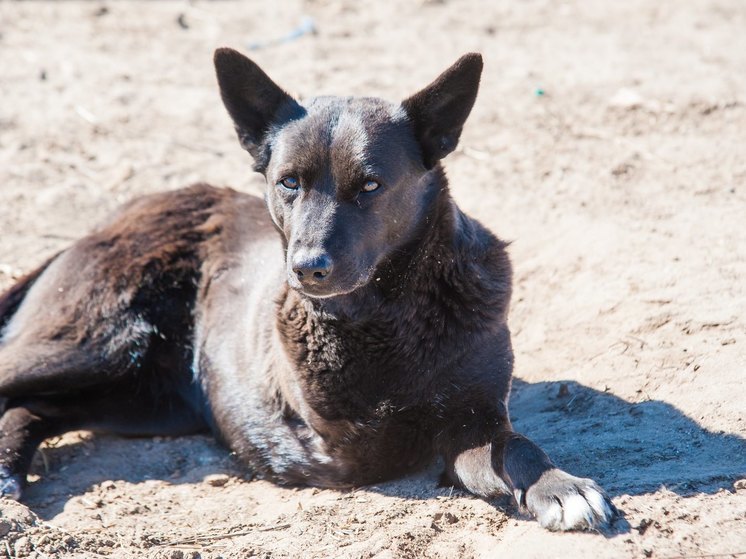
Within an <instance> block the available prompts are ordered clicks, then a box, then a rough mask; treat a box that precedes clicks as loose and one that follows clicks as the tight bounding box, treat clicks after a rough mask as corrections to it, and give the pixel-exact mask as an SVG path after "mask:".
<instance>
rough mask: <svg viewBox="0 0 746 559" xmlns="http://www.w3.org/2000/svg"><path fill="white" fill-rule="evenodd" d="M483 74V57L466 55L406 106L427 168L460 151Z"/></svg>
mask: <svg viewBox="0 0 746 559" xmlns="http://www.w3.org/2000/svg"><path fill="white" fill-rule="evenodd" d="M481 75H482V55H480V54H477V53H469V54H465V55H464V56H462V57H461V58H459V59H458V60H457V61H456V63H455V64H454V65H453V66H451V67H450V68H448V69H447V70H446V71H445V72H443V73H442V74H441V75H440V76H438V77H437V79H436V80H435V81H434V82H433V83H431V84H430V85H428V86H427V87H426V88H425V89H423V90H422V91H420V92H419V93H415V94H414V95H412V96H411V97H410V98H409V99H407V100H405V101H404V102H403V103H402V107H404V110H405V111H406V112H407V115H409V118H410V119H411V120H412V124H413V125H414V132H415V135H416V136H417V140H418V141H419V142H420V146H421V147H422V155H423V159H424V164H425V167H426V168H427V169H430V168H432V167H433V166H434V165H435V164H436V163H437V162H438V161H439V160H440V159H442V158H443V157H445V156H446V155H448V154H449V153H451V152H452V151H453V150H454V149H456V145H458V140H459V137H460V136H461V130H462V129H463V127H464V123H465V122H466V118H467V117H468V116H469V113H470V112H471V108H472V107H473V106H474V101H475V100H476V98H477V91H478V90H479V78H480V76H481Z"/></svg>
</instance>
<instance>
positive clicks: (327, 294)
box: [287, 270, 372, 299]
mask: <svg viewBox="0 0 746 559" xmlns="http://www.w3.org/2000/svg"><path fill="white" fill-rule="evenodd" d="M371 275H372V270H364V271H362V272H360V273H358V274H357V275H355V276H348V277H346V278H327V279H325V280H324V281H322V282H318V283H311V284H303V283H301V282H300V281H299V280H298V278H297V277H296V276H295V274H292V273H290V274H288V276H287V282H288V285H289V286H290V287H291V288H292V289H294V290H295V291H297V292H298V293H301V294H303V295H305V296H307V297H311V298H312V299H331V298H332V297H340V296H342V295H349V294H350V293H352V292H354V291H357V290H358V289H360V288H361V287H363V286H364V285H366V284H367V283H368V282H369V281H370V278H371Z"/></svg>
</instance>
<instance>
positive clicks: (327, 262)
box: [293, 254, 332, 284]
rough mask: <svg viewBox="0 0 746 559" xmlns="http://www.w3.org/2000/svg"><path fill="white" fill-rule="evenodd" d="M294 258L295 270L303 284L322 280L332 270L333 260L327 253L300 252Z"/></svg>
mask: <svg viewBox="0 0 746 559" xmlns="http://www.w3.org/2000/svg"><path fill="white" fill-rule="evenodd" d="M293 260H294V261H293V272H295V275H296V277H297V278H298V281H300V282H301V283H302V284H312V283H319V282H322V281H324V280H325V279H326V278H327V276H328V275H329V273H330V272H331V271H332V260H331V258H329V256H328V255H326V254H316V255H303V254H300V255H298V256H296V258H294V259H293Z"/></svg>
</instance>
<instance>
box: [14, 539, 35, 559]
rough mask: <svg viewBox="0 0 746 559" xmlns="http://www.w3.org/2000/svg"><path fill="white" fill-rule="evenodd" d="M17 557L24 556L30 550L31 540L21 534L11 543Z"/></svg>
mask: <svg viewBox="0 0 746 559" xmlns="http://www.w3.org/2000/svg"><path fill="white" fill-rule="evenodd" d="M13 551H15V553H16V556H17V557H26V556H27V555H28V554H29V553H30V552H31V542H30V541H29V539H28V538H27V537H26V536H21V537H20V538H18V539H17V540H16V543H15V544H14V545H13Z"/></svg>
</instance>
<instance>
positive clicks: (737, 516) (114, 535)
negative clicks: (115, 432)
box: [0, 0, 746, 559]
mask: <svg viewBox="0 0 746 559" xmlns="http://www.w3.org/2000/svg"><path fill="white" fill-rule="evenodd" d="M304 16H309V17H312V18H313V21H314V23H315V26H316V29H317V32H316V34H313V35H306V36H302V37H301V38H299V39H297V40H293V41H290V42H285V43H280V44H275V45H271V46H267V47H266V48H262V49H260V50H257V51H255V52H253V54H252V55H253V56H254V58H255V59H256V60H257V61H258V62H259V63H260V64H262V65H263V67H264V68H266V69H267V70H268V72H269V73H270V75H272V76H273V77H274V78H275V79H276V80H277V81H278V82H279V83H281V84H282V85H284V86H285V87H286V88H287V89H289V90H290V91H291V92H293V93H296V94H298V95H301V96H310V95H317V94H322V93H330V94H357V95H377V96H382V97H387V98H389V99H400V98H403V97H404V96H406V95H408V94H410V93H412V92H414V91H415V90H417V89H418V88H419V87H421V86H423V85H425V84H426V83H427V82H428V81H429V80H430V79H432V78H433V77H434V76H435V75H437V73H438V72H439V71H440V70H442V69H444V68H445V67H446V66H447V65H449V64H450V63H451V62H452V61H453V60H455V59H456V58H457V57H458V56H459V55H460V54H462V53H463V52H465V51H470V50H476V51H480V52H482V53H483V54H484V57H485V62H486V67H485V74H484V78H483V85H482V90H481V93H480V96H479V99H478V101H477V105H476V107H475V110H474V112H473V114H472V117H471V119H470V122H469V124H468V125H467V128H466V131H465V133H464V136H463V138H462V142H461V146H460V148H459V150H458V152H456V153H454V154H453V155H451V156H449V157H448V158H447V160H446V165H447V168H448V172H449V176H450V178H451V182H452V187H453V192H454V196H455V198H456V199H457V201H458V202H459V203H460V205H461V206H462V207H463V208H464V209H465V210H466V211H467V212H469V213H470V214H471V215H473V216H475V217H477V218H479V219H480V220H482V221H483V222H484V223H486V224H487V225H489V227H490V228H492V229H493V230H494V231H495V232H496V233H497V234H499V235H500V236H501V237H503V238H505V239H508V240H511V241H513V244H512V247H511V254H512V258H513V261H514V264H515V270H516V274H515V286H516V290H515V298H514V302H513V307H512V312H511V317H510V321H511V327H512V330H513V332H514V345H515V349H516V353H517V355H516V371H515V373H516V382H515V390H514V395H513V400H512V406H511V411H512V415H513V416H514V418H515V425H516V427H517V428H518V429H519V430H521V431H522V432H524V433H526V434H527V435H528V436H530V437H532V438H534V439H535V440H536V441H537V442H539V443H541V444H542V445H543V446H544V447H545V449H546V450H547V451H548V452H549V454H550V455H551V456H553V457H554V458H555V460H556V462H557V463H558V464H559V465H561V466H563V467H565V468H566V469H568V470H570V471H571V472H573V473H576V474H579V475H584V476H590V477H593V478H596V479H597V480H599V482H600V483H601V484H602V485H604V486H605V487H606V488H607V490H608V491H609V493H610V494H611V495H612V497H613V499H614V502H615V503H616V504H617V506H618V507H619V508H621V509H623V510H624V511H625V514H626V521H625V522H622V523H620V524H619V525H618V526H617V527H616V529H615V530H614V531H613V532H611V533H608V534H552V533H548V532H545V531H543V530H542V529H541V528H539V527H538V526H537V525H536V523H535V522H533V521H530V520H527V519H525V518H523V517H521V516H520V515H519V513H518V512H517V511H516V510H515V509H514V508H513V507H512V506H511V505H510V503H509V502H505V501H496V502H492V503H488V502H485V501H482V500H479V499H475V498H472V497H470V496H468V495H465V494H462V493H460V492H458V491H451V490H450V489H448V488H438V487H437V486H436V479H437V475H438V468H437V466H436V467H434V468H432V469H431V470H429V471H427V472H424V473H422V474H421V475H418V476H415V477H413V478H410V479H405V480H401V481H397V482H394V483H387V484H382V485H379V486H375V487H366V488H361V489H359V490H357V491H353V492H347V493H344V492H335V491H326V490H324V491H319V490H316V489H310V488H309V489H281V488H278V487H275V486H273V485H271V484H269V483H266V482H262V481H250V480H249V479H248V476H246V475H245V474H246V473H245V472H243V471H242V469H241V468H240V466H239V465H238V464H236V463H235V462H234V461H233V460H232V459H231V457H230V456H229V455H228V453H227V452H226V451H225V450H223V449H222V448H220V447H219V446H217V445H216V444H215V443H213V442H212V441H211V440H210V439H208V438H203V437H194V438H185V439H156V440H150V439H148V440H127V439H120V438H116V437H108V436H93V435H91V434H89V433H76V434H70V435H67V436H65V437H63V438H61V439H59V440H54V441H49V442H48V443H47V444H46V445H45V446H44V448H43V450H42V452H41V453H39V455H38V456H37V460H36V464H35V467H34V476H32V483H31V485H30V487H29V489H28V491H27V493H26V496H25V497H24V499H23V503H22V504H16V503H11V502H8V501H3V502H0V557H3V556H4V555H3V554H6V555H7V556H9V557H38V558H41V557H167V558H173V559H178V558H182V557H185V558H190V557H202V558H217V557H226V558H227V557H252V556H258V557H273V558H274V557H304V558H326V557H350V558H352V557H376V558H381V559H383V558H394V557H521V558H529V557H594V558H595V557H644V556H648V557H649V556H652V557H674V556H686V557H701V556H704V555H708V556H709V555H710V554H723V555H722V556H723V557H732V556H736V554H741V555H743V554H744V553H745V552H746V481H743V478H745V477H746V446H745V444H744V438H743V437H744V436H745V434H746V419H745V415H746V414H745V409H746V403H745V402H746V388H745V387H744V374H745V373H746V349H745V348H746V281H744V278H746V93H744V92H745V91H746V33H745V32H744V30H745V29H746V4H744V3H743V1H742V0H707V1H705V0H690V1H687V2H675V1H673V0H671V1H663V2H656V1H653V0H650V1H643V0H629V1H626V2H583V1H581V0H568V1H562V2H560V1H545V0H525V1H521V2H511V1H499V2H498V1H495V2H476V1H472V2H466V1H460V0H445V1H440V2H437V1H432V2H415V1H403V2H399V3H397V4H393V3H385V2H375V3H374V2H370V3H362V2H340V1H337V0H328V1H327V0H318V1H306V2H300V1H283V2H276V3H271V2H264V3H261V4H260V3H259V2H251V3H240V2H189V3H186V2H176V1H174V2H167V3H166V2H163V3H155V2H143V3H132V2H107V3H102V2H101V3H100V2H28V3H26V2H9V1H6V2H0V288H4V287H7V286H8V285H10V284H11V283H12V281H13V278H14V277H16V276H17V275H19V274H20V273H22V272H25V271H29V270H31V269H32V268H33V267H34V266H35V265H37V264H39V263H40V262H41V261H42V260H44V259H45V258H46V257H47V256H49V255H50V254H52V253H54V252H55V251H57V250H60V249H62V248H64V247H65V246H67V245H68V244H69V243H70V242H71V241H72V240H73V239H75V238H76V237H78V236H79V235H81V234H83V233H85V232H86V231H87V230H89V229H90V228H91V227H93V226H94V225H95V224H96V223H97V222H99V221H100V220H102V219H103V218H104V217H105V216H106V214H107V213H108V212H109V211H111V210H112V209H113V208H115V207H116V206H117V205H118V204H119V203H121V202H122V201H124V200H127V199H130V198H132V197H134V196H136V195H139V194H143V193H148V192H154V191H158V190H163V189H171V188H176V187H179V186H183V185H186V184H188V183H190V182H193V181H197V180H205V181H209V182H212V183H215V184H224V185H232V186H234V187H237V188H239V189H242V190H245V191H251V192H260V191H261V188H262V183H261V180H260V178H259V177H257V176H254V175H252V173H251V172H250V161H249V157H248V156H247V155H246V154H244V153H243V152H242V151H241V150H240V148H239V146H238V143H237V142H236V140H235V138H234V134H233V132H232V128H231V125H230V123H229V120H228V117H227V116H226V114H225V111H224V109H223V107H222V106H221V103H220V101H219V97H218V93H217V89H216V85H215V79H214V76H213V70H212V67H211V54H212V50H213V49H214V48H215V47H217V46H222V45H228V46H233V47H237V48H242V49H246V48H247V47H248V45H249V44H251V43H257V42H262V43H266V42H268V41H269V42H271V41H272V40H273V39H277V38H279V37H283V36H284V35H286V34H288V33H289V32H290V31H292V30H293V29H294V28H295V27H297V26H298V24H299V23H300V22H301V21H302V19H303V17H304ZM738 480H741V481H740V482H739V481H738Z"/></svg>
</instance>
